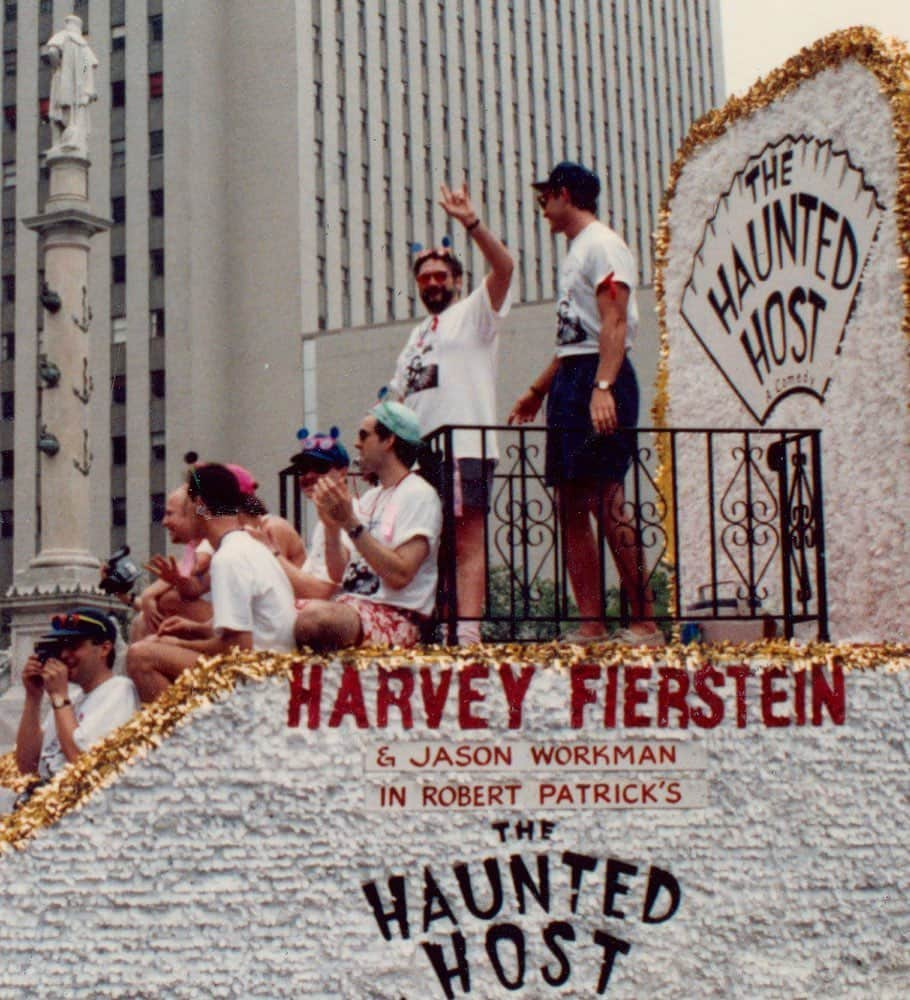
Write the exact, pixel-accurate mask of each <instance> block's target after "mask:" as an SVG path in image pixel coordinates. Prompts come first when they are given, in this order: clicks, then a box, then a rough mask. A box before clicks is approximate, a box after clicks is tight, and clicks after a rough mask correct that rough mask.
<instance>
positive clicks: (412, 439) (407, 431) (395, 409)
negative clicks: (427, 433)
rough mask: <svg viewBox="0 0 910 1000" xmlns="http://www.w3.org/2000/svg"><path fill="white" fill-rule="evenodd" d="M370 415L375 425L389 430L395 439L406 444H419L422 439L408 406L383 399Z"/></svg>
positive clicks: (417, 421) (418, 425)
mask: <svg viewBox="0 0 910 1000" xmlns="http://www.w3.org/2000/svg"><path fill="white" fill-rule="evenodd" d="M370 413H372V414H373V416H374V417H375V418H376V421H377V423H380V424H382V426H383V427H385V428H386V429H387V430H390V431H391V432H392V433H393V434H394V435H395V437H399V438H401V440H402V441H407V442H408V444H420V442H421V440H422V437H423V435H422V434H421V433H420V421H419V420H418V419H417V414H416V413H415V412H414V411H413V410H412V409H411V408H410V407H409V406H405V405H404V403H393V402H392V401H391V400H386V399H384V400H383V401H382V402H381V403H377V404H376V405H375V406H374V407H373V409H372V410H370Z"/></svg>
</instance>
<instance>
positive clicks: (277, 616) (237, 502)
mask: <svg viewBox="0 0 910 1000" xmlns="http://www.w3.org/2000/svg"><path fill="white" fill-rule="evenodd" d="M187 491H188V494H189V497H190V500H192V501H193V502H194V503H195V504H196V515H195V516H196V528H195V530H196V534H197V535H200V536H204V537H205V538H206V539H207V540H208V541H209V543H210V544H211V546H212V548H213V549H214V550H215V554H214V555H213V556H212V563H211V568H210V570H209V572H210V574H211V578H212V609H213V617H212V621H211V623H196V622H189V621H185V620H181V619H175V620H172V621H171V622H167V621H165V622H164V623H162V625H161V627H160V628H159V630H158V634H157V635H155V636H150V637H149V638H147V639H143V640H142V641H141V642H137V643H135V644H134V645H132V646H130V648H129V650H128V652H127V672H128V673H129V675H130V677H132V679H133V680H134V681H135V683H136V687H137V688H138V690H139V697H140V698H141V699H142V700H143V701H153V700H154V699H155V698H157V697H158V695H160V694H161V693H162V692H163V691H165V690H166V689H167V688H168V686H169V685H170V684H172V683H173V682H174V681H175V680H176V679H177V678H178V677H179V676H180V674H181V673H183V671H184V670H186V669H187V667H191V666H193V665H194V664H195V663H196V661H197V660H198V659H199V657H200V655H206V656H214V655H216V654H218V653H226V652H228V651H229V650H230V649H232V648H233V647H237V648H239V649H241V650H248V649H274V650H277V651H279V652H290V651H291V650H292V649H293V648H294V615H295V612H294V594H293V591H292V590H291V585H290V583H289V582H288V578H287V577H286V576H285V574H284V573H283V572H282V571H281V567H280V566H279V565H278V562H277V561H276V559H275V557H274V556H273V555H272V554H271V553H270V552H269V550H268V549H267V548H266V547H265V546H264V545H262V544H261V543H260V542H258V541H256V540H255V539H254V538H252V537H250V535H248V534H247V532H246V531H244V529H243V527H242V525H241V523H240V517H239V512H240V508H241V506H242V505H243V495H242V493H241V492H240V487H239V485H238V483H237V479H236V478H235V476H234V474H233V473H232V472H231V471H230V469H228V468H226V467H225V466H223V465H215V464H209V465H203V466H200V467H199V468H197V469H191V470H190V473H189V477H188V482H187Z"/></svg>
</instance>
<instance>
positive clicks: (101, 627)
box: [41, 607, 117, 642]
mask: <svg viewBox="0 0 910 1000" xmlns="http://www.w3.org/2000/svg"><path fill="white" fill-rule="evenodd" d="M75 637H79V638H82V639H95V640H96V641H97V642H116V641H117V626H116V625H115V624H114V622H113V620H112V619H111V618H110V617H109V616H108V615H107V614H106V613H105V612H104V611H102V610H101V608H92V607H84V608H73V610H72V611H68V612H67V613H66V614H65V615H54V617H53V618H52V619H51V631H50V632H48V633H47V634H46V635H43V636H41V638H42V639H70V638H75Z"/></svg>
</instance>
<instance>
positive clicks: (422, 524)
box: [341, 472, 442, 615]
mask: <svg viewBox="0 0 910 1000" xmlns="http://www.w3.org/2000/svg"><path fill="white" fill-rule="evenodd" d="M360 516H361V520H362V521H363V523H364V524H365V525H366V530H367V531H368V532H369V533H370V534H371V535H373V537H374V538H376V539H377V541H379V542H381V543H382V544H383V545H385V546H387V547H388V548H390V549H397V548H398V546H399V545H404V543H405V542H408V541H410V540H411V539H412V538H421V537H422V538H426V540H427V541H428V542H429V543H430V551H429V552H428V553H427V556H426V558H425V559H424V560H423V562H422V563H421V564H420V566H419V567H418V569H417V572H416V573H415V574H414V578H413V579H412V580H411V582H410V583H409V584H408V585H407V586H406V587H401V588H400V589H398V590H396V589H394V588H392V587H389V586H388V584H386V583H385V582H384V581H383V580H382V579H381V578H380V577H379V576H378V575H377V574H376V573H375V572H374V571H373V569H372V568H371V567H370V565H369V563H367V561H366V560H365V559H364V558H363V556H361V555H360V554H359V553H358V552H357V551H356V550H355V551H354V552H352V553H351V560H350V562H348V565H347V569H346V570H345V573H344V579H343V580H342V581H341V590H342V592H343V593H346V594H351V595H353V596H354V597H361V598H363V599H364V600H367V601H375V602H376V603H377V604H391V605H392V606H394V607H396V608H407V609H408V610H410V611H416V612H418V613H419V614H422V615H429V614H432V612H433V607H434V605H435V604H436V581H437V577H438V574H437V568H436V557H437V553H438V552H439V535H440V532H441V531H442V505H441V504H440V502H439V497H438V496H437V495H436V491H435V490H434V489H433V487H432V486H430V484H429V483H428V482H427V481H426V480H425V479H422V478H421V477H420V476H418V475H416V474H415V473H413V472H412V473H409V474H408V475H407V476H405V478H404V479H402V481H401V482H400V483H399V484H398V485H397V486H392V487H389V488H384V487H381V486H377V487H376V488H375V489H372V490H369V491H368V492H367V493H365V494H364V495H363V496H362V497H361V499H360Z"/></svg>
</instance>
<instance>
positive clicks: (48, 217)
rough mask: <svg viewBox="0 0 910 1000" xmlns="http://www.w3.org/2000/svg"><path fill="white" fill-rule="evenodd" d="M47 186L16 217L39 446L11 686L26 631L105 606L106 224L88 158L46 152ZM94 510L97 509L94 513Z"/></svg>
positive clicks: (27, 640) (28, 640)
mask: <svg viewBox="0 0 910 1000" xmlns="http://www.w3.org/2000/svg"><path fill="white" fill-rule="evenodd" d="M47 164H48V167H49V170H50V186H49V195H48V199H47V204H46V205H45V208H44V211H43V212H41V213H40V214H39V215H36V216H33V217H31V218H27V219H23V220H22V222H23V224H24V225H26V226H28V227H29V229H33V230H35V231H36V232H37V233H39V235H40V236H41V239H42V244H43V249H44V273H45V286H44V289H43V290H42V304H43V307H44V333H43V338H42V351H41V355H40V357H41V363H40V365H39V370H38V372H37V373H36V377H37V378H38V381H39V385H40V387H41V393H40V395H41V403H40V418H39V419H40V430H39V449H40V450H41V457H40V464H39V469H40V477H41V488H40V494H39V495H40V504H41V508H40V524H41V548H40V551H39V552H38V554H37V555H36V556H35V557H34V559H32V560H31V562H30V563H29V565H28V566H27V567H24V568H21V569H19V570H17V572H16V574H15V577H14V583H13V586H12V587H11V588H10V590H9V592H8V594H7V596H6V599H5V600H4V601H3V605H4V606H5V607H6V608H7V609H8V610H9V611H10V613H11V617H12V643H11V649H10V654H11V662H12V675H11V680H12V684H13V687H14V688H16V687H17V685H18V675H19V671H20V669H21V665H22V663H23V662H24V661H25V659H26V658H27V656H28V653H29V651H30V650H31V648H32V646H33V644H34V640H35V637H36V636H37V635H39V634H40V633H41V632H44V631H46V630H47V627H48V622H49V618H50V616H51V615H52V614H55V613H57V612H60V611H66V610H67V608H71V607H74V606H76V605H78V604H85V603H87V602H91V603H94V604H99V603H100V604H103V605H110V600H109V599H108V598H106V597H105V596H104V595H103V594H101V593H100V592H99V591H98V590H97V584H98V580H99V572H100V564H99V561H98V558H97V557H96V556H95V555H93V554H92V553H91V552H89V538H90V531H89V525H90V522H91V518H92V517H93V516H98V514H97V513H96V514H93V512H92V511H91V509H90V507H89V476H90V475H91V470H92V442H91V438H90V437H89V430H88V428H89V420H88V414H89V405H90V402H91V399H92V396H93V392H94V385H93V382H92V375H91V364H90V359H89V337H88V331H89V328H90V326H91V319H92V311H91V307H90V305H89V302H88V263H89V246H90V241H91V238H92V236H93V235H94V234H95V233H98V232H101V231H102V230H103V229H106V228H107V227H108V226H109V225H110V223H109V222H108V221H107V220H106V219H102V218H100V217H99V216H96V215H93V214H92V212H91V208H90V204H89V198H88V170H89V165H90V164H89V160H88V159H87V158H86V157H84V156H80V155H78V154H72V153H65V152H59V151H58V150H57V149H56V148H55V149H53V150H51V151H50V152H49V153H48V156H47ZM101 516H106V512H103V513H102V515H101Z"/></svg>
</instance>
